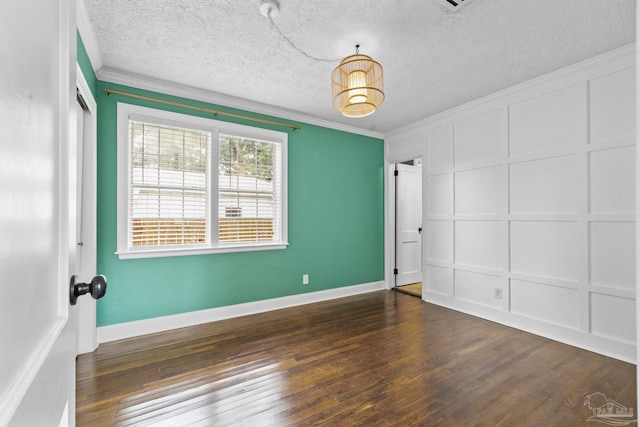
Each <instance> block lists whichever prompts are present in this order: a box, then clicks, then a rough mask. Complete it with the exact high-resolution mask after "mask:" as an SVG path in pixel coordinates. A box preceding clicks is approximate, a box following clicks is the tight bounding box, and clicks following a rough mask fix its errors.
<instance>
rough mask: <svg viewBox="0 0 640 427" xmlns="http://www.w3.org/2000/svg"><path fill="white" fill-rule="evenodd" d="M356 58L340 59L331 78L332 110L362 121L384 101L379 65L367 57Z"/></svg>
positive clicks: (356, 55) (358, 53) (357, 54)
mask: <svg viewBox="0 0 640 427" xmlns="http://www.w3.org/2000/svg"><path fill="white" fill-rule="evenodd" d="M359 51H360V45H356V54H355V55H351V56H347V57H346V58H344V59H343V60H342V61H341V62H340V65H338V66H337V67H336V68H335V69H334V70H333V73H332V74H331V92H332V95H333V106H334V107H335V108H336V109H337V110H338V111H340V112H341V113H342V114H343V115H344V116H346V117H366V116H368V115H370V114H372V113H373V112H374V111H376V109H377V108H378V107H379V106H380V104H382V101H384V82H383V70H382V65H380V64H379V63H378V62H376V61H374V60H373V59H372V58H371V57H370V56H367V55H362V54H360V52H359Z"/></svg>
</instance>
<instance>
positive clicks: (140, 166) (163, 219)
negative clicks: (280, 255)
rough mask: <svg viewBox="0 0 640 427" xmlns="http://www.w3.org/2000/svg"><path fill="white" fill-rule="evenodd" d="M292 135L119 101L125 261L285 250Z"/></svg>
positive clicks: (120, 213)
mask: <svg viewBox="0 0 640 427" xmlns="http://www.w3.org/2000/svg"><path fill="white" fill-rule="evenodd" d="M287 142H288V137H287V134H286V133H284V132H277V131H273V130H269V129H260V128H255V127H250V126H244V125H239V124H235V123H227V122H220V121H217V120H212V119H208V118H205V117H197V116H191V115H186V114H179V113H175V112H171V111H164V110H157V109H152V108H147V107H142V106H137V105H131V104H125V103H118V239H117V243H118V250H117V252H116V253H117V255H118V256H119V257H120V258H121V259H125V258H146V257H158V256H181V255H197V254H208V253H220V252H242V251H254V250H272V249H284V248H286V246H287V244H288V242H287Z"/></svg>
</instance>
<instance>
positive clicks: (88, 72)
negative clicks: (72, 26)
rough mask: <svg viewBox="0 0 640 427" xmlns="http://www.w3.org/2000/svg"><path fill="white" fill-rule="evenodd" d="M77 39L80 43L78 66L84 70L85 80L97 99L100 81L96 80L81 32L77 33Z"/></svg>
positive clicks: (77, 57)
mask: <svg viewBox="0 0 640 427" xmlns="http://www.w3.org/2000/svg"><path fill="white" fill-rule="evenodd" d="M76 39H77V43H78V48H77V52H76V60H77V61H78V65H80V69H81V70H82V74H83V75H84V79H85V80H86V81H87V84H88V85H89V89H90V90H91V94H92V95H93V98H94V99H95V97H96V91H97V90H98V89H97V84H98V80H97V79H96V73H95V72H94V71H93V67H92V66H91V61H90V60H89V55H87V50H86V49H85V47H84V43H83V42H82V37H80V33H79V32H76Z"/></svg>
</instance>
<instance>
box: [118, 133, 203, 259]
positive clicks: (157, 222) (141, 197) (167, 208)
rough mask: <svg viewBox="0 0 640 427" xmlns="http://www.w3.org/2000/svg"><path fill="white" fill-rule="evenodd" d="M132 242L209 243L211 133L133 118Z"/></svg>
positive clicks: (130, 163) (130, 208)
mask: <svg viewBox="0 0 640 427" xmlns="http://www.w3.org/2000/svg"><path fill="white" fill-rule="evenodd" d="M129 144H130V146H129V156H130V157H129V183H130V185H129V233H128V235H129V246H130V247H137V246H178V245H180V246H182V245H204V244H208V243H209V242H208V237H207V236H208V233H207V223H208V221H207V219H208V218H209V216H210V215H209V206H210V202H209V197H208V194H209V190H208V189H209V179H208V171H209V167H208V165H209V157H208V153H209V147H210V146H211V133H210V132H205V131H200V130H193V129H184V128H179V127H171V126H163V125H158V124H151V123H144V122H140V121H134V120H130V121H129Z"/></svg>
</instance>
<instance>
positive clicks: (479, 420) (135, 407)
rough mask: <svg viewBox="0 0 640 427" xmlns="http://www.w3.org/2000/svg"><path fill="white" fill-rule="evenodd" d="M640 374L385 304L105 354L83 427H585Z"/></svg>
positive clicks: (339, 303) (107, 347)
mask: <svg viewBox="0 0 640 427" xmlns="http://www.w3.org/2000/svg"><path fill="white" fill-rule="evenodd" d="M594 392H600V393H603V394H604V395H606V397H607V398H609V399H612V400H614V401H616V402H618V403H620V404H621V405H624V406H628V407H633V409H634V413H636V412H637V411H636V403H635V402H636V381H635V366H634V365H631V364H628V363H624V362H621V361H618V360H614V359H610V358H607V357H605V356H601V355H598V354H595V353H591V352H588V351H584V350H580V349H577V348H574V347H571V346H568V345H564V344H561V343H558V342H554V341H550V340H547V339H545V338H541V337H538V336H536V335H531V334H528V333H525V332H522V331H518V330H516V329H512V328H508V327H506V326H502V325H499V324H496V323H492V322H488V321H485V320H482V319H479V318H476V317H472V316H468V315H465V314H461V313H458V312H455V311H452V310H448V309H445V308H441V307H438V306H435V305H431V304H427V303H424V302H422V301H421V300H420V299H418V298H415V297H412V296H409V295H405V294H402V293H400V292H390V291H379V292H373V293H368V294H363V295H359V296H354V297H348V298H342V299H337V300H332V301H327V302H321V303H316V304H310V305H306V306H300V307H294V308H289V309H284V310H277V311H273V312H269V313H264V314H257V315H252V316H246V317H241V318H237V319H230V320H225V321H220V322H214V323H209V324H205V325H200V326H194V327H190V328H184V329H179V330H175V331H169V332H163V333H159V334H153V335H148V336H144V337H139V338H132V339H127V340H122V341H117V342H112V343H106V344H102V345H100V347H99V348H98V350H97V351H95V352H94V353H91V354H86V355H82V356H79V357H78V361H77V425H78V426H92V427H96V426H120V425H138V426H145V425H153V426H164V425H166V426H186V425H195V426H233V425H241V426H272V425H273V426H309V425H331V426H350V425H362V426H409V425H423V426H433V425H442V426H467V425H474V426H498V425H502V426H576V425H585V426H586V425H589V426H592V427H593V426H598V425H605V424H601V423H599V422H588V421H586V420H587V418H588V417H589V416H591V415H592V411H591V410H589V408H588V407H587V406H585V405H584V404H583V403H584V401H585V398H586V397H587V395H589V394H590V393H594Z"/></svg>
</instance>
